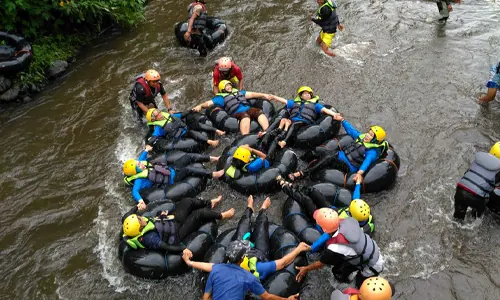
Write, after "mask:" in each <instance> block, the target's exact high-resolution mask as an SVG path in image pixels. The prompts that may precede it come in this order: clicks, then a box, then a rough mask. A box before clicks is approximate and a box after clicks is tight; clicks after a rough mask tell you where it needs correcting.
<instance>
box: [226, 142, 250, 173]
mask: <svg viewBox="0 0 500 300" xmlns="http://www.w3.org/2000/svg"><path fill="white" fill-rule="evenodd" d="M251 156H252V153H251V152H250V150H248V149H247V148H245V147H238V148H237V149H236V151H234V154H233V160H232V162H231V165H233V166H234V167H235V168H237V169H241V168H243V166H244V165H246V164H248V163H249V162H250V157H251Z"/></svg>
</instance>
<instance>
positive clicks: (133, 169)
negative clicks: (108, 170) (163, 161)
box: [123, 159, 146, 176]
mask: <svg viewBox="0 0 500 300" xmlns="http://www.w3.org/2000/svg"><path fill="white" fill-rule="evenodd" d="M145 169H146V165H144V164H143V163H142V162H140V161H138V160H135V159H129V160H127V161H126V162H124V163H123V174H125V176H133V175H135V174H137V173H141V172H142V171H144V170H145Z"/></svg>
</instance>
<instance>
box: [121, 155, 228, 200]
mask: <svg viewBox="0 0 500 300" xmlns="http://www.w3.org/2000/svg"><path fill="white" fill-rule="evenodd" d="M151 150H153V147H151V146H150V145H146V148H145V149H144V151H143V152H142V153H141V155H140V156H139V158H138V159H137V160H135V159H129V160H127V161H126V162H125V163H124V164H123V174H124V175H125V178H124V179H123V180H124V181H125V183H126V184H127V185H131V186H132V197H133V198H134V199H135V201H137V202H138V203H139V205H140V206H141V208H144V207H145V206H146V203H145V202H144V200H143V199H142V197H141V194H140V193H139V192H140V191H141V190H142V189H145V188H149V187H152V186H153V185H158V186H162V185H172V184H174V183H176V182H179V181H181V180H183V179H184V178H186V177H189V176H198V177H204V178H219V177H221V176H223V175H224V170H220V171H216V172H210V171H208V170H205V169H202V168H196V167H189V166H188V165H189V164H192V163H194V162H197V161H195V160H203V161H217V160H218V159H219V158H218V157H215V156H208V155H205V156H203V155H202V156H200V155H199V154H197V155H192V154H191V153H186V154H184V156H182V157H181V158H180V159H179V160H178V161H176V164H175V165H174V166H172V167H171V166H168V165H166V164H161V163H155V164H151V163H149V162H148V161H147V158H148V152H150V151H151Z"/></svg>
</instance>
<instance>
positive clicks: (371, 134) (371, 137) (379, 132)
mask: <svg viewBox="0 0 500 300" xmlns="http://www.w3.org/2000/svg"><path fill="white" fill-rule="evenodd" d="M385 136H386V134H385V130H384V129H383V128H382V127H380V126H377V125H374V126H372V127H370V130H368V132H367V133H366V134H365V137H364V138H363V142H365V143H370V142H378V143H381V142H383V141H384V140H385Z"/></svg>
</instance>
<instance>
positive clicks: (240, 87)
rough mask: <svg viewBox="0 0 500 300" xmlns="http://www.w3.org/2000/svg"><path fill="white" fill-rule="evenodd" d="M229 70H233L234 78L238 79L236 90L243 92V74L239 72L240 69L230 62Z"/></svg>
mask: <svg viewBox="0 0 500 300" xmlns="http://www.w3.org/2000/svg"><path fill="white" fill-rule="evenodd" d="M231 68H232V69H233V72H234V76H236V78H238V90H240V91H241V90H243V73H242V72H241V68H240V67H238V66H237V65H236V64H235V63H234V62H232V66H231Z"/></svg>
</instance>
